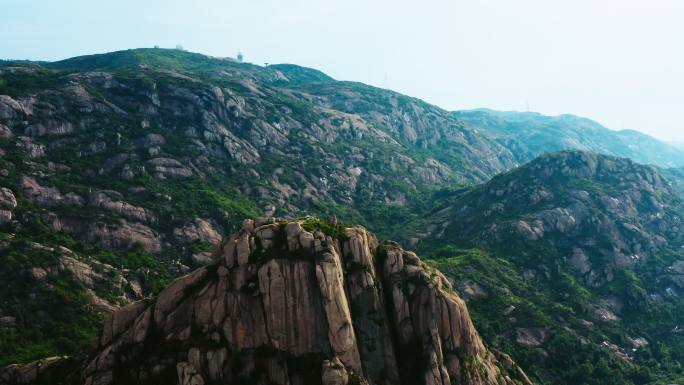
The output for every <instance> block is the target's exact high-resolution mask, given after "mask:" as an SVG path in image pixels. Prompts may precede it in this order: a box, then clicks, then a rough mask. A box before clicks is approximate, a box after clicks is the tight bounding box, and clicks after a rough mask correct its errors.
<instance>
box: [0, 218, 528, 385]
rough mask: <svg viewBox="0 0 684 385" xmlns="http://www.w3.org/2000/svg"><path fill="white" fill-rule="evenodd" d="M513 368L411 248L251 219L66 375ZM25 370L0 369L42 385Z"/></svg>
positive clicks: (505, 374)
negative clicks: (207, 260)
mask: <svg viewBox="0 0 684 385" xmlns="http://www.w3.org/2000/svg"><path fill="white" fill-rule="evenodd" d="M331 229H334V230H331ZM506 367H508V368H511V369H504V365H503V364H502V365H499V362H498V361H497V359H496V358H495V356H494V355H493V354H492V353H491V352H490V351H488V350H487V348H486V347H485V346H484V345H483V343H482V340H481V339H480V337H479V335H478V333H477V331H476V330H475V328H474V327H473V324H472V322H471V320H470V317H469V315H468V311H467V309H466V306H465V304H464V302H463V301H462V300H461V299H460V298H459V297H458V296H457V295H456V294H455V293H454V291H453V290H452V288H451V284H450V283H449V281H448V280H447V279H446V278H445V277H444V276H443V275H442V274H441V273H440V272H438V271H436V270H434V269H433V268H431V267H429V266H428V265H426V264H425V263H423V262H422V261H421V260H420V259H419V258H418V257H417V256H416V255H415V254H414V253H412V252H409V251H405V250H403V249H402V248H401V247H400V246H399V245H398V244H396V243H394V242H387V243H385V244H383V245H379V244H378V241H377V239H376V238H375V236H374V235H373V234H371V233H369V232H367V231H366V230H365V229H364V228H362V227H351V228H343V227H337V226H331V225H328V224H322V222H319V221H318V220H316V219H314V220H308V221H304V220H294V221H275V220H268V221H267V220H261V221H259V220H258V221H256V222H255V221H252V220H247V221H245V223H244V225H243V229H242V230H241V231H240V232H239V233H238V234H235V235H233V236H232V237H230V238H227V239H225V240H223V241H222V242H221V243H220V244H219V246H218V247H217V249H216V251H215V252H214V253H213V263H212V264H210V265H208V266H205V267H202V268H199V269H197V270H195V271H194V272H192V273H191V274H189V275H186V276H183V277H181V278H179V279H177V280H176V281H174V282H173V283H172V284H170V285H169V286H168V287H166V288H165V289H164V290H163V291H162V292H161V293H160V294H159V295H158V296H157V297H156V298H155V299H152V300H145V301H139V302H135V303H132V304H130V305H127V306H125V307H123V308H121V309H119V310H117V311H115V312H114V313H112V314H111V316H110V318H109V320H108V321H107V322H106V323H105V327H104V329H103V331H102V333H101V335H100V338H99V340H98V342H97V347H96V348H95V349H94V350H93V352H92V353H91V354H90V355H89V356H88V357H87V358H84V359H82V365H81V366H80V368H79V369H78V370H76V371H75V372H73V373H71V374H70V375H71V377H69V378H78V380H70V381H72V382H70V383H84V384H88V385H95V384H97V385H108V384H133V383H135V384H158V383H165V384H174V383H177V384H182V385H186V384H188V385H190V384H192V385H200V384H244V383H250V384H283V385H284V384H293V385H294V384H321V385H347V384H369V385H373V384H378V385H380V384H385V385H390V384H429V385H447V384H449V385H455V384H473V385H475V384H514V381H513V380H512V379H511V378H510V377H509V375H515V376H516V379H518V380H521V379H522V378H521V377H520V375H517V374H516V373H517V372H518V371H519V368H518V367H517V366H516V365H515V364H512V363H507V366H506ZM24 372H25V371H22V367H16V366H14V367H11V368H8V369H5V371H4V373H0V374H1V375H3V376H5V377H4V378H6V379H8V378H9V380H8V381H9V383H11V384H15V383H16V384H19V383H37V382H36V381H37V379H38V380H45V376H42V377H41V376H40V375H39V374H40V373H38V375H36V376H34V377H32V379H30V380H27V381H24V380H22V378H20V377H21V376H19V375H18V374H17V373H24ZM53 372H54V371H46V372H45V373H47V374H46V375H50V373H53ZM12 373H14V374H12ZM58 373H62V371H59V372H58ZM509 373H511V374H509ZM521 373H522V372H521ZM523 376H524V374H523ZM59 380H60V379H55V381H59ZM12 381H14V382H12ZM22 381H23V382H22ZM74 381H76V382H74ZM56 383H58V382H56Z"/></svg>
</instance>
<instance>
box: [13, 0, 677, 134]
mask: <svg viewBox="0 0 684 385" xmlns="http://www.w3.org/2000/svg"><path fill="white" fill-rule="evenodd" d="M0 36H2V39H0V58H15V59H41V60H57V59H63V58H67V57H71V56H77V55H83V54H89V53H100V52H106V51H113V50H120V49H126V48H136V47H151V46H154V45H155V44H158V45H160V46H162V47H173V46H175V45H176V44H182V45H183V46H184V47H185V48H186V49H188V50H190V51H196V52H201V53H206V54H210V55H216V56H235V54H236V53H237V52H238V51H242V52H243V53H244V55H245V59H246V60H247V61H250V62H253V63H257V64H263V63H265V62H268V63H282V62H288V63H295V64H300V65H304V66H309V67H314V68H317V69H320V70H322V71H324V72H326V73H328V74H329V75H331V76H333V77H335V78H337V79H342V80H356V81H361V82H364V83H368V84H372V85H376V86H380V87H386V88H391V89H394V90H397V91H399V92H402V93H405V94H408V95H411V96H416V97H419V98H422V99H424V100H426V101H428V102H431V103H434V104H436V105H438V106H440V107H443V108H446V109H451V110H455V109H466V108H477V107H489V108H494V109H503V110H527V109H530V110H534V111H539V112H542V113H545V114H561V113H573V114H577V115H582V116H587V117H590V118H593V119H596V120H598V121H599V122H601V123H603V124H604V125H606V126H608V127H609V128H613V129H623V128H632V129H638V130H640V131H643V132H646V133H649V134H651V135H654V136H656V137H659V138H662V139H666V140H678V141H682V142H684V121H683V118H682V115H684V114H682V112H684V1H683V0H444V1H433V0H420V1H417V0H411V1H404V0H391V1H390V0H346V1H342V0H293V1H285V0H282V1H277V0H240V1H234V0H229V1H218V0H214V1H212V0H193V1H187V0H186V1H177V0H164V1H151V0H137V1H132V0H109V1H97V0H0Z"/></svg>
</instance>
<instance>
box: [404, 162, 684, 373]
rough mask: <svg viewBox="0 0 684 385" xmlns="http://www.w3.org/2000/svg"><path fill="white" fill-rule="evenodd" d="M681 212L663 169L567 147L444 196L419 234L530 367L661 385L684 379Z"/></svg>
mask: <svg viewBox="0 0 684 385" xmlns="http://www.w3.org/2000/svg"><path fill="white" fill-rule="evenodd" d="M682 218H684V202H683V201H682V199H681V197H680V196H679V194H678V193H677V192H676V191H675V190H674V189H673V188H672V187H671V186H670V184H669V183H668V182H667V181H666V180H665V179H664V177H662V176H661V174H660V173H659V171H658V170H657V169H656V168H655V167H651V166H643V165H639V164H637V163H634V162H633V161H631V160H628V159H623V158H615V157H610V156H603V155H597V154H594V153H588V152H560V153H555V154H549V155H544V156H542V157H540V158H538V159H536V160H534V161H532V162H530V163H529V164H526V165H524V166H522V167H520V168H518V169H516V170H513V171H511V172H509V173H506V174H503V175H500V176H497V177H495V178H493V179H492V180H491V181H489V182H487V183H485V184H483V185H481V186H478V187H475V188H473V189H470V190H466V191H457V192H454V193H453V194H452V195H451V196H446V197H443V198H442V202H441V206H440V207H439V208H437V209H436V210H435V212H434V213H433V214H432V215H431V216H430V217H429V218H428V219H427V220H425V221H423V222H420V223H419V224H417V225H416V226H415V227H414V229H415V230H414V231H413V233H414V235H415V238H416V239H419V238H423V240H422V241H421V242H420V243H419V245H418V248H419V249H420V250H421V251H422V252H423V253H427V254H428V255H432V256H436V257H440V258H446V259H440V260H439V262H437V266H438V267H439V268H440V269H441V270H443V271H444V272H446V273H447V274H449V275H450V276H451V278H453V279H455V280H456V282H457V285H456V287H458V288H459V290H461V292H462V293H463V294H464V295H466V297H467V298H470V299H471V300H472V301H471V303H470V305H471V307H472V309H473V312H474V314H475V320H476V322H477V321H478V320H485V323H483V324H482V326H483V330H484V335H485V337H486V339H487V340H488V341H489V342H490V343H493V344H494V343H495V342H496V341H498V342H496V343H497V344H500V346H501V349H502V350H504V351H507V352H509V353H511V355H512V356H513V358H514V359H516V360H517V361H518V362H520V364H521V365H522V366H523V367H525V368H526V369H527V370H528V371H529V372H530V373H531V374H533V375H535V376H537V377H538V378H540V379H543V380H544V381H545V382H549V383H558V384H571V383H602V384H605V383H609V382H606V381H609V380H608V379H607V378H610V381H613V382H610V383H647V382H648V381H649V380H651V381H655V380H658V383H660V382H661V381H662V382H664V381H668V380H669V381H680V380H681V376H682V375H683V373H682V368H681V366H680V365H679V362H681V359H682V358H683V357H684V339H682V334H681V329H680V328H681V326H680V325H682V322H684V315H683V313H682V312H681V309H682V306H684V297H683V295H684V270H683V269H682V266H683V265H684V253H683V251H682V250H683V249H682V246H683V245H684V231H682V230H683V229H682ZM424 229H426V230H427V231H423V230H424ZM470 248H478V249H483V250H486V252H484V253H483V252H481V251H477V250H473V251H463V250H464V249H470ZM502 277H505V278H502ZM568 352H570V353H568ZM606 353H609V354H608V355H606ZM594 371H596V374H595V375H592V373H593V372H594ZM677 376H680V377H677ZM592 378H593V379H595V380H593V379H592ZM596 381H603V382H596Z"/></svg>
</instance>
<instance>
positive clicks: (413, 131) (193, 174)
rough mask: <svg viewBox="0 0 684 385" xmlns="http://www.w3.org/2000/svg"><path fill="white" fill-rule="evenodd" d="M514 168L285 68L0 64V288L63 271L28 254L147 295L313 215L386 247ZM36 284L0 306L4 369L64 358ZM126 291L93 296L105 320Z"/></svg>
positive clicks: (412, 102)
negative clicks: (257, 232) (268, 231)
mask: <svg viewBox="0 0 684 385" xmlns="http://www.w3.org/2000/svg"><path fill="white" fill-rule="evenodd" d="M513 163H514V162H513V159H512V157H511V155H510V154H509V153H508V151H507V150H506V149H505V148H503V147H502V146H500V145H499V144H498V143H496V142H495V141H492V140H489V139H487V138H483V137H481V136H479V135H477V133H475V132H474V131H473V130H470V129H468V128H466V127H464V126H463V125H461V124H460V123H459V122H458V120H457V119H455V118H453V117H452V116H450V114H449V113H448V112H446V111H443V110H441V109H439V108H437V107H434V106H431V105H428V104H426V103H424V102H421V101H419V100H417V99H413V98H409V97H406V96H403V95H400V94H397V93H394V92H391V91H386V90H381V89H377V88H373V87H369V86H365V85H363V84H359V83H350V82H338V81H335V80H333V79H331V78H330V77H328V76H326V75H325V74H323V73H321V72H319V71H316V70H312V69H307V68H302V67H297V66H294V65H274V66H269V67H259V66H255V65H250V64H241V63H236V62H234V61H230V60H226V59H218V58H211V57H207V56H203V55H199V54H193V53H189V52H184V51H177V50H164V49H140V50H128V51H120V52H114V53H108V54H102V55H92V56H84V57H78V58H73V59H68V60H64V61H61V62H55V63H29V62H3V63H0V188H2V190H1V191H2V194H1V195H0V234H2V239H3V240H4V239H13V241H9V242H7V241H3V243H2V245H0V247H2V252H0V285H1V286H2V287H11V286H12V285H14V283H15V281H16V280H17V279H19V278H18V277H25V279H27V280H29V282H33V280H34V278H31V277H32V275H31V274H30V272H31V271H32V270H33V269H34V268H39V269H43V270H45V271H48V272H49V271H51V270H50V269H52V268H53V267H54V266H58V265H59V264H60V262H59V257H60V256H59V255H57V254H59V253H58V252H55V253H52V254H50V253H48V255H47V256H46V259H33V258H31V255H32V251H30V250H31V247H30V244H31V243H36V244H38V245H39V247H44V248H48V249H53V250H61V248H62V247H66V248H68V249H69V250H70V251H71V252H73V253H74V255H75V257H74V258H76V259H77V260H78V261H80V262H82V263H85V264H87V265H89V266H91V267H93V268H95V266H99V265H98V264H101V263H102V264H107V265H109V266H111V267H112V268H113V269H115V270H116V271H118V272H120V275H121V276H122V277H123V278H124V279H125V280H126V281H127V282H139V285H138V286H140V290H139V293H141V295H148V294H150V293H153V292H154V291H155V290H156V288H158V287H160V286H161V285H163V284H164V283H165V282H167V281H168V279H169V277H172V276H177V275H179V274H183V273H185V272H187V271H188V270H189V269H190V267H196V266H201V265H202V264H204V263H206V262H207V259H208V257H209V254H210V250H211V245H212V244H214V243H215V242H217V241H218V240H220V239H221V237H222V235H223V234H226V233H227V232H229V231H231V229H233V228H234V227H235V226H237V225H239V223H240V222H241V221H242V220H243V219H244V218H246V217H254V216H258V215H262V214H264V215H295V214H296V213H299V212H304V211H306V212H310V211H313V212H316V213H318V214H321V215H325V216H329V215H337V216H338V217H339V218H340V219H341V220H345V221H347V222H352V221H354V222H362V223H366V224H367V225H368V226H369V227H370V228H371V229H375V230H377V231H380V233H381V234H382V235H387V234H389V233H391V232H393V231H394V230H395V229H396V228H397V227H398V226H399V224H400V223H402V222H404V221H405V220H406V219H408V218H411V217H414V216H415V215H417V213H420V212H422V211H424V210H425V209H426V207H424V206H423V204H422V202H423V201H424V200H423V199H422V197H424V196H427V195H428V194H430V193H431V192H432V191H434V189H436V188H437V187H438V186H442V185H444V184H465V183H473V182H478V181H484V180H486V179H487V178H489V177H490V176H492V175H494V174H496V173H498V172H500V171H501V170H504V169H507V168H509V167H511V166H512V165H513ZM41 261H42V262H41ZM53 270H54V269H53ZM54 271H57V270H54ZM69 274H70V273H69V272H65V273H64V274H62V275H67V276H69ZM112 274H114V275H119V273H112ZM62 275H60V274H54V275H52V276H51V277H52V278H51V279H54V280H56V282H57V283H59V282H62V278H63V277H62ZM72 275H73V274H72ZM64 279H67V278H64ZM68 279H71V278H68ZM41 282H43V281H39V280H38V281H36V282H35V286H36V287H41V288H42V289H41V290H37V291H36V292H31V290H26V291H20V292H16V293H15V292H12V291H8V290H2V291H0V303H1V304H2V305H1V306H0V317H9V318H7V319H8V320H9V319H13V320H15V321H14V322H7V323H3V324H0V340H1V341H3V342H5V341H8V343H9V344H10V345H12V346H22V347H23V350H24V351H25V353H22V354H19V353H13V350H12V349H2V351H0V364H2V363H7V362H16V361H17V360H21V361H26V360H27V359H34V358H37V357H40V356H42V355H44V353H45V352H46V351H51V352H52V354H66V353H70V352H72V351H73V350H74V348H73V346H72V345H71V344H58V345H59V346H63V347H52V348H45V347H44V344H45V343H46V341H47V342H50V340H51V339H54V338H56V337H55V336H53V335H50V334H49V333H45V332H38V331H37V329H40V330H44V331H45V330H49V327H48V325H47V324H44V323H46V322H47V320H48V319H49V318H46V317H44V316H43V314H42V313H39V310H38V309H39V307H35V308H29V307H27V306H26V304H28V303H33V302H36V303H40V302H41V301H47V300H48V299H47V298H48V297H50V296H52V294H54V292H55V290H56V289H54V288H55V287H58V286H59V285H55V284H54V283H51V284H50V285H43V283H41ZM65 282H66V281H65ZM65 284H66V283H65ZM43 289H44V290H43ZM87 289H92V290H96V291H97V289H96V288H95V289H93V288H89V287H88V285H87V284H78V285H77V288H76V289H74V290H76V291H78V292H79V293H80V294H83V295H79V296H77V298H76V299H74V300H68V301H67V300H65V301H64V302H63V303H62V304H61V305H63V306H65V309H68V310H67V311H66V313H70V312H71V311H74V312H76V313H79V314H82V313H84V312H85V313H88V314H89V316H91V317H95V318H97V317H99V316H100V310H98V309H99V308H98V307H97V306H95V305H96V304H95V303H91V302H92V301H91V302H88V301H85V300H83V299H84V298H87V295H86V294H87ZM125 290H126V289H125V287H122V288H121V289H120V290H119V289H118V288H117V289H116V290H109V291H108V293H107V294H106V295H105V293H104V292H100V295H99V297H100V298H103V297H107V298H109V299H110V301H109V302H110V304H111V305H112V306H113V307H116V306H118V305H119V304H125V303H126V301H128V299H126V298H125V295H124V294H125V293H124V291H125ZM115 298H118V299H120V300H116V301H115V300H114V299H115ZM73 326H74V327H75V328H77V329H79V330H86V329H88V330H90V329H89V328H85V327H84V326H83V325H73ZM30 336H33V337H30ZM79 340H80V339H79ZM48 345H49V346H53V344H52V343H48ZM67 346H72V347H67Z"/></svg>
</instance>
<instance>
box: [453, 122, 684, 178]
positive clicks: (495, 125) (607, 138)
mask: <svg viewBox="0 0 684 385" xmlns="http://www.w3.org/2000/svg"><path fill="white" fill-rule="evenodd" d="M454 116H456V117H457V118H459V119H460V120H461V121H462V122H463V123H464V124H465V125H466V126H468V127H471V128H474V129H478V130H479V131H480V132H481V133H483V134H484V135H486V136H488V137H490V138H492V139H494V140H497V141H498V142H500V143H501V144H503V145H504V146H505V147H506V148H508V149H509V150H510V151H511V152H512V153H513V154H514V156H515V157H516V160H517V161H518V162H519V163H526V162H528V161H530V160H532V159H534V158H536V157H538V156H540V155H542V154H545V153H548V152H556V151H562V150H583V151H592V152H596V153H600V154H606V155H615V156H620V157H623V158H630V159H632V160H635V161H637V162H639V163H643V164H653V165H657V166H659V167H663V168H669V167H682V166H684V150H682V148H681V147H678V146H675V145H672V144H670V143H665V142H661V141H659V140H657V139H655V138H652V137H650V136H648V135H644V134H642V133H640V132H637V131H633V130H622V131H613V130H609V129H607V128H605V127H604V126H602V125H601V124H599V123H597V122H595V121H593V120H590V119H586V118H582V117H578V116H574V115H560V116H545V115H541V114H538V113H535V112H504V111H493V110H488V109H478V110H469V111H456V112H454Z"/></svg>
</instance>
